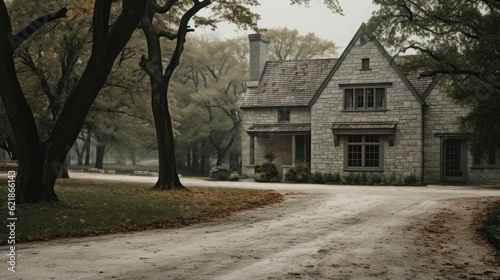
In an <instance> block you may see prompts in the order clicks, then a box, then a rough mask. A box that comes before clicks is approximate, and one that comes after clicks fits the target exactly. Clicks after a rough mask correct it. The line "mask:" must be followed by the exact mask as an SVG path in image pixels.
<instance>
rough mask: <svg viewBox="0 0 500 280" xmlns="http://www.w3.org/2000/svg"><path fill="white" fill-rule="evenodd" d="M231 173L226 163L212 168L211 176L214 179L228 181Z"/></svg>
mask: <svg viewBox="0 0 500 280" xmlns="http://www.w3.org/2000/svg"><path fill="white" fill-rule="evenodd" d="M230 176H231V174H230V173H229V169H228V168H227V167H226V166H225V165H221V166H216V167H214V168H212V170H210V178H211V179H212V180H214V181H228V180H229V177H230Z"/></svg>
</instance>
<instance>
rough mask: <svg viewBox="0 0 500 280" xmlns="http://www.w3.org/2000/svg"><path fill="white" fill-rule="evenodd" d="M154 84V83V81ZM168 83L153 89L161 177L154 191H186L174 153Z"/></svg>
mask: <svg viewBox="0 0 500 280" xmlns="http://www.w3.org/2000/svg"><path fill="white" fill-rule="evenodd" d="M152 82H153V81H152ZM167 88H168V83H164V84H160V85H158V86H157V87H155V88H153V90H152V91H153V92H152V94H153V98H152V108H153V116H154V120H155V127H156V138H157V141H158V162H159V170H158V171H159V176H158V181H157V182H156V184H155V185H154V187H153V189H159V190H165V189H184V186H183V185H182V183H181V181H180V180H179V175H178V173H177V166H176V160H175V151H174V135H173V129H172V121H171V118H170V112H169V110H168V100H167V96H166V94H165V93H166V92H167Z"/></svg>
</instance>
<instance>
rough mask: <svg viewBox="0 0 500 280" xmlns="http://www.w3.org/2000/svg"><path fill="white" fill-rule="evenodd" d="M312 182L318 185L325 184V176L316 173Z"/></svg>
mask: <svg viewBox="0 0 500 280" xmlns="http://www.w3.org/2000/svg"><path fill="white" fill-rule="evenodd" d="M311 182H312V183H316V184H323V183H324V179H323V175H322V174H321V173H319V172H314V173H313V174H312V177H311Z"/></svg>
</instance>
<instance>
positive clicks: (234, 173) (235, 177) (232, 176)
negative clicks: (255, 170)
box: [229, 172, 240, 182]
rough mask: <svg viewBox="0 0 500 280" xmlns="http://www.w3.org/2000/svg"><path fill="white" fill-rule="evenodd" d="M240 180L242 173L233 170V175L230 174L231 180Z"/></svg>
mask: <svg viewBox="0 0 500 280" xmlns="http://www.w3.org/2000/svg"><path fill="white" fill-rule="evenodd" d="M239 180H240V174H238V173H237V172H233V173H231V175H229V181H233V182H236V181H239Z"/></svg>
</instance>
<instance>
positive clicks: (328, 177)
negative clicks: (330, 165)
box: [323, 172, 335, 184]
mask: <svg viewBox="0 0 500 280" xmlns="http://www.w3.org/2000/svg"><path fill="white" fill-rule="evenodd" d="M334 176H335V175H333V173H331V172H328V173H325V175H324V176H323V181H325V183H327V184H331V183H335V182H334Z"/></svg>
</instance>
